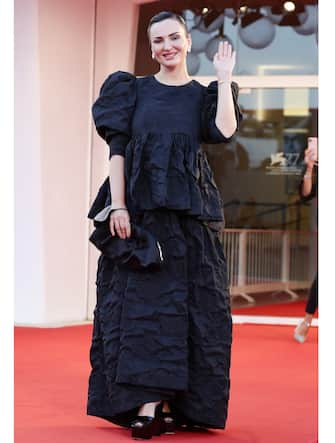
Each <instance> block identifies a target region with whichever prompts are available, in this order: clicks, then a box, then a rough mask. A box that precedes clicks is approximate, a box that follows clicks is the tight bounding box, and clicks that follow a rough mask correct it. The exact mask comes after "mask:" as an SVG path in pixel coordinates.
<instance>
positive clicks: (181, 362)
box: [87, 71, 241, 428]
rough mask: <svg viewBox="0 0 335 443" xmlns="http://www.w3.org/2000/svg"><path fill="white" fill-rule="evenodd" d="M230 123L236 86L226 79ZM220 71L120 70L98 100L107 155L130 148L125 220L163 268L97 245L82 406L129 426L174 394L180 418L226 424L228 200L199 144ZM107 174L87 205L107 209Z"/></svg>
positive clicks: (94, 213) (209, 121)
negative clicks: (196, 75) (143, 233)
mask: <svg viewBox="0 0 335 443" xmlns="http://www.w3.org/2000/svg"><path fill="white" fill-rule="evenodd" d="M232 92H233V98H234V104H235V114H236V119H237V122H238V123H239V121H240V119H241V112H240V109H239V106H238V103H237V96H238V86H237V84H236V83H232ZM216 106H217V82H212V83H211V84H210V85H209V86H208V87H207V88H206V87H204V86H202V85H201V84H200V83H199V82H197V81H195V80H192V81H191V82H189V83H187V84H185V85H181V86H171V85H165V84H162V83H160V82H159V81H158V80H156V79H155V77H154V76H147V77H143V78H136V77H135V76H133V75H132V74H130V73H127V72H122V71H118V72H115V73H113V74H111V75H110V76H109V77H108V78H107V79H106V81H105V82H104V84H103V86H102V88H101V91H100V95H99V97H98V99H97V100H96V102H95V103H94V105H93V117H94V121H95V125H96V128H97V131H98V133H99V135H101V136H102V137H103V138H104V139H105V140H106V142H107V143H108V145H109V147H110V156H111V155H114V154H119V155H122V156H124V157H125V177H126V202H127V207H128V209H129V212H130V216H131V220H132V221H133V222H135V223H136V224H138V225H139V226H141V227H143V228H144V229H146V230H147V231H148V232H150V234H152V235H153V236H154V237H155V238H156V239H157V241H159V243H160V246H161V252H162V256H163V259H164V260H163V262H162V266H161V267H160V269H159V270H154V271H153V270H145V269H144V270H143V269H139V270H138V269H133V268H131V267H127V266H126V265H125V266H119V265H117V264H116V263H115V262H114V261H113V260H112V259H111V258H110V257H107V256H106V255H104V254H101V256H100V258H99V262H98V272H97V282H96V283H97V304H96V307H95V310H94V327H93V337H92V345H91V349H90V362H91V366H92V371H91V374H90V378H89V389H88V405H87V414H89V415H94V416H98V417H101V418H104V419H107V420H109V421H112V422H114V423H117V424H119V425H121V426H129V423H130V421H131V420H132V419H134V417H135V415H136V412H137V410H138V407H139V406H140V405H141V404H143V403H145V402H149V401H157V400H160V399H165V400H169V403H170V405H171V407H172V408H173V410H174V412H175V413H176V414H177V416H178V417H179V418H180V419H183V420H187V421H188V422H189V423H192V424H198V425H203V426H206V427H208V428H224V427H225V423H226V418H227V407H228V399H229V386H230V379H229V368H230V353H231V341H232V321H231V312H230V297H229V289H228V282H227V269H226V260H225V256H224V253H223V249H222V245H221V243H220V240H219V235H218V230H217V226H218V225H222V224H223V223H224V218H223V202H222V199H221V197H220V193H219V191H218V189H217V187H216V185H215V182H214V180H213V174H212V171H211V169H210V167H209V164H208V162H207V159H206V156H205V153H204V152H203V151H202V150H201V143H202V142H205V143H222V142H228V141H229V140H230V139H227V138H225V137H224V136H223V135H222V134H221V133H220V131H219V130H218V128H217V127H216V125H215V115H216ZM110 205H111V194H110V189H109V181H108V178H107V179H106V180H105V182H104V183H103V185H102V186H101V188H100V190H99V192H98V195H97V197H96V199H95V201H94V202H93V204H92V207H91V209H90V212H89V217H90V218H92V219H99V220H100V221H101V219H103V220H104V219H108V216H109V212H110Z"/></svg>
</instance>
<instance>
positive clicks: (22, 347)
mask: <svg viewBox="0 0 335 443" xmlns="http://www.w3.org/2000/svg"><path fill="white" fill-rule="evenodd" d="M91 331H92V327H91V326H76V327H67V328H56V329H38V328H36V329H35V328H16V329H15V425H16V431H15V443H56V442H57V443H78V442H82V443H86V442H87V443H113V442H116V443H118V442H130V441H132V440H131V438H130V436H129V431H128V430H126V429H122V428H118V427H117V426H114V425H112V424H110V423H108V422H105V421H103V420H100V419H98V418H95V417H88V416H86V409H85V408H86V394H87V378H88V375H89V361H88V351H89V345H90V338H91ZM292 331H293V329H292V327H288V326H259V325H257V326H255V325H236V326H234V346H233V354H232V389H231V402H230V410H229V417H228V424H227V429H226V430H225V431H221V430H212V431H208V432H207V433H201V434H200V433H199V434H195V433H192V434H191V433H178V434H176V435H172V436H171V435H170V436H161V437H154V439H153V440H152V441H153V442H159V441H161V442H162V443H164V442H169V443H170V442H176V443H180V442H186V441H193V442H199V443H203V442H205V441H210V442H211V443H216V442H217V443H219V442H222V443H247V442H248V443H256V442H257V443H315V442H316V441H317V358H318V357H317V333H318V331H317V328H312V330H311V331H310V334H309V337H308V340H307V342H306V343H305V344H303V345H300V344H298V343H296V342H295V341H294V340H293V339H292ZM191 439H192V440H191Z"/></svg>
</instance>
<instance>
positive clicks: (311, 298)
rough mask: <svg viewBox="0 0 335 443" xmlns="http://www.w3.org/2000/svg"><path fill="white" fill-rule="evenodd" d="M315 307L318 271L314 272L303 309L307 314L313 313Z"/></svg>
mask: <svg viewBox="0 0 335 443" xmlns="http://www.w3.org/2000/svg"><path fill="white" fill-rule="evenodd" d="M317 307H318V273H316V276H315V278H314V280H313V283H312V286H311V288H310V290H309V295H308V299H307V303H306V308H305V311H306V313H307V314H311V315H314V314H315V311H316V309H317Z"/></svg>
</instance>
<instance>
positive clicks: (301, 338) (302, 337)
mask: <svg viewBox="0 0 335 443" xmlns="http://www.w3.org/2000/svg"><path fill="white" fill-rule="evenodd" d="M310 326H311V322H308V321H307V320H305V319H303V320H300V322H299V323H298V326H297V327H296V328H295V330H294V334H293V337H294V339H295V340H296V341H297V342H299V343H305V341H306V338H307V334H308V330H309V327H310Z"/></svg>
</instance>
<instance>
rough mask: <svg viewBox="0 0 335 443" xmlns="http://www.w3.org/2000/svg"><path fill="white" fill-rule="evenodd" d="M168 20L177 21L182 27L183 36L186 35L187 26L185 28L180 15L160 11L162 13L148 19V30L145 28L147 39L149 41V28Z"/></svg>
mask: <svg viewBox="0 0 335 443" xmlns="http://www.w3.org/2000/svg"><path fill="white" fill-rule="evenodd" d="M168 18H172V19H173V20H177V22H179V23H180V24H181V25H182V27H183V28H184V30H185V34H186V35H187V34H188V29H187V26H186V22H185V20H184V18H183V17H182V16H181V15H179V14H176V13H175V12H171V11H162V12H159V13H158V14H155V15H154V16H153V17H151V19H150V22H149V25H148V28H147V34H148V37H149V39H150V28H151V26H152V25H153V24H154V23H159V22H162V21H163V20H166V19H168Z"/></svg>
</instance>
